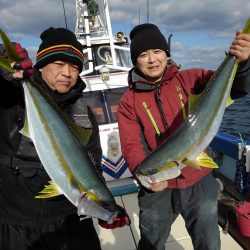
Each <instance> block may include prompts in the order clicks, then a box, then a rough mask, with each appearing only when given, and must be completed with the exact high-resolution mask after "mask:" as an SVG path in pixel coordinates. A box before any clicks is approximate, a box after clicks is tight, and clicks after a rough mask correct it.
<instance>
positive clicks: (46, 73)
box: [39, 61, 79, 94]
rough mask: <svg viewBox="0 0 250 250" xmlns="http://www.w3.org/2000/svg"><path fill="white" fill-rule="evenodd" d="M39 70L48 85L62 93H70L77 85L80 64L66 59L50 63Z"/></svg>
mask: <svg viewBox="0 0 250 250" xmlns="http://www.w3.org/2000/svg"><path fill="white" fill-rule="evenodd" d="M39 71H40V72H41V75H42V78H43V80H44V81H45V82H46V83H47V84H48V86H49V87H50V88H51V89H53V90H57V91H58V92H59V93H60V94H66V93H68V92H69V90H70V89H71V88H72V87H73V86H75V84H76V82H77V79H78V76H79V68H78V66H77V65H74V64H72V63H70V62H66V61H55V62H53V63H49V64H47V65H45V66H44V67H43V68H41V69H39Z"/></svg>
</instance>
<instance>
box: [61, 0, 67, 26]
mask: <svg viewBox="0 0 250 250" xmlns="http://www.w3.org/2000/svg"><path fill="white" fill-rule="evenodd" d="M62 4H63V12H64V21H65V26H66V29H67V28H68V25H67V18H66V13H65V7H64V0H62Z"/></svg>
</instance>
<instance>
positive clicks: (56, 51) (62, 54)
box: [35, 27, 83, 72]
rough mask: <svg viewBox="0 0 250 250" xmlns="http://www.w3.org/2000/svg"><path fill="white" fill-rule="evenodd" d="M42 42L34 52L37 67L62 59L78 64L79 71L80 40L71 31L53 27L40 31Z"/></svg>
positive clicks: (81, 65) (80, 63) (80, 66)
mask: <svg viewBox="0 0 250 250" xmlns="http://www.w3.org/2000/svg"><path fill="white" fill-rule="evenodd" d="M40 38H41V40H42V43H41V44H40V46H39V49H38V51H37V54H36V65H35V67H36V68H37V69H39V68H42V67H43V66H45V65H47V64H48V63H51V62H54V61H57V60H62V61H68V62H71V63H73V64H76V65H78V67H79V71H80V72H81V71H82V68H83V52H82V48H83V46H82V45H81V43H80V42H78V41H77V39H76V36H75V34H74V33H73V32H71V31H70V30H68V29H65V28H53V27H50V28H49V29H47V30H45V31H43V32H42V34H41V36H40Z"/></svg>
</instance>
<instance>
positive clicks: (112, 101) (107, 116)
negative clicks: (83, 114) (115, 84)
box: [83, 87, 127, 125]
mask: <svg viewBox="0 0 250 250" xmlns="http://www.w3.org/2000/svg"><path fill="white" fill-rule="evenodd" d="M126 90H127V87H121V88H115V89H107V90H98V91H91V92H84V93H83V95H84V98H85V100H86V103H88V105H89V106H90V107H91V109H92V110H93V112H94V113H95V116H96V119H97V122H98V124H99V125H101V124H108V123H114V122H117V109H118V103H119V100H120V98H121V97H122V95H123V94H124V93H125V91H126Z"/></svg>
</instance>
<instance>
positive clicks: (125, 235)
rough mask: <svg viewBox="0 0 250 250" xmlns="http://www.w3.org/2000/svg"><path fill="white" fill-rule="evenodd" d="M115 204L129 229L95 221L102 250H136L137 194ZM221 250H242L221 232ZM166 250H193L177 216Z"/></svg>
mask: <svg viewBox="0 0 250 250" xmlns="http://www.w3.org/2000/svg"><path fill="white" fill-rule="evenodd" d="M115 199H116V201H117V204H119V205H120V206H123V207H124V208H125V209H126V211H127V213H128V215H129V216H130V219H131V225H130V227H123V228H118V229H113V230H110V229H103V228H101V227H100V226H99V225H98V223H97V220H94V224H95V227H96V230H97V233H98V235H99V237H100V241H101V245H102V249H103V250H136V249H137V245H138V241H139V238H140V236H139V235H140V233H139V226H138V224H139V216H138V214H139V208H138V203H137V193H131V194H126V195H122V196H117V197H115ZM221 241H222V246H221V250H240V249H243V248H242V247H241V246H240V245H239V244H238V243H237V242H236V241H235V240H234V239H233V238H232V237H231V236H230V235H229V234H224V233H223V231H222V230H221ZM166 249H169V250H191V249H193V246H192V242H191V239H190V236H189V235H188V233H187V230H186V228H185V223H184V220H183V219H182V217H181V216H179V217H178V218H177V219H176V221H175V223H174V224H173V226H172V230H171V234H170V236H169V238H168V240H167V242H166Z"/></svg>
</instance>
